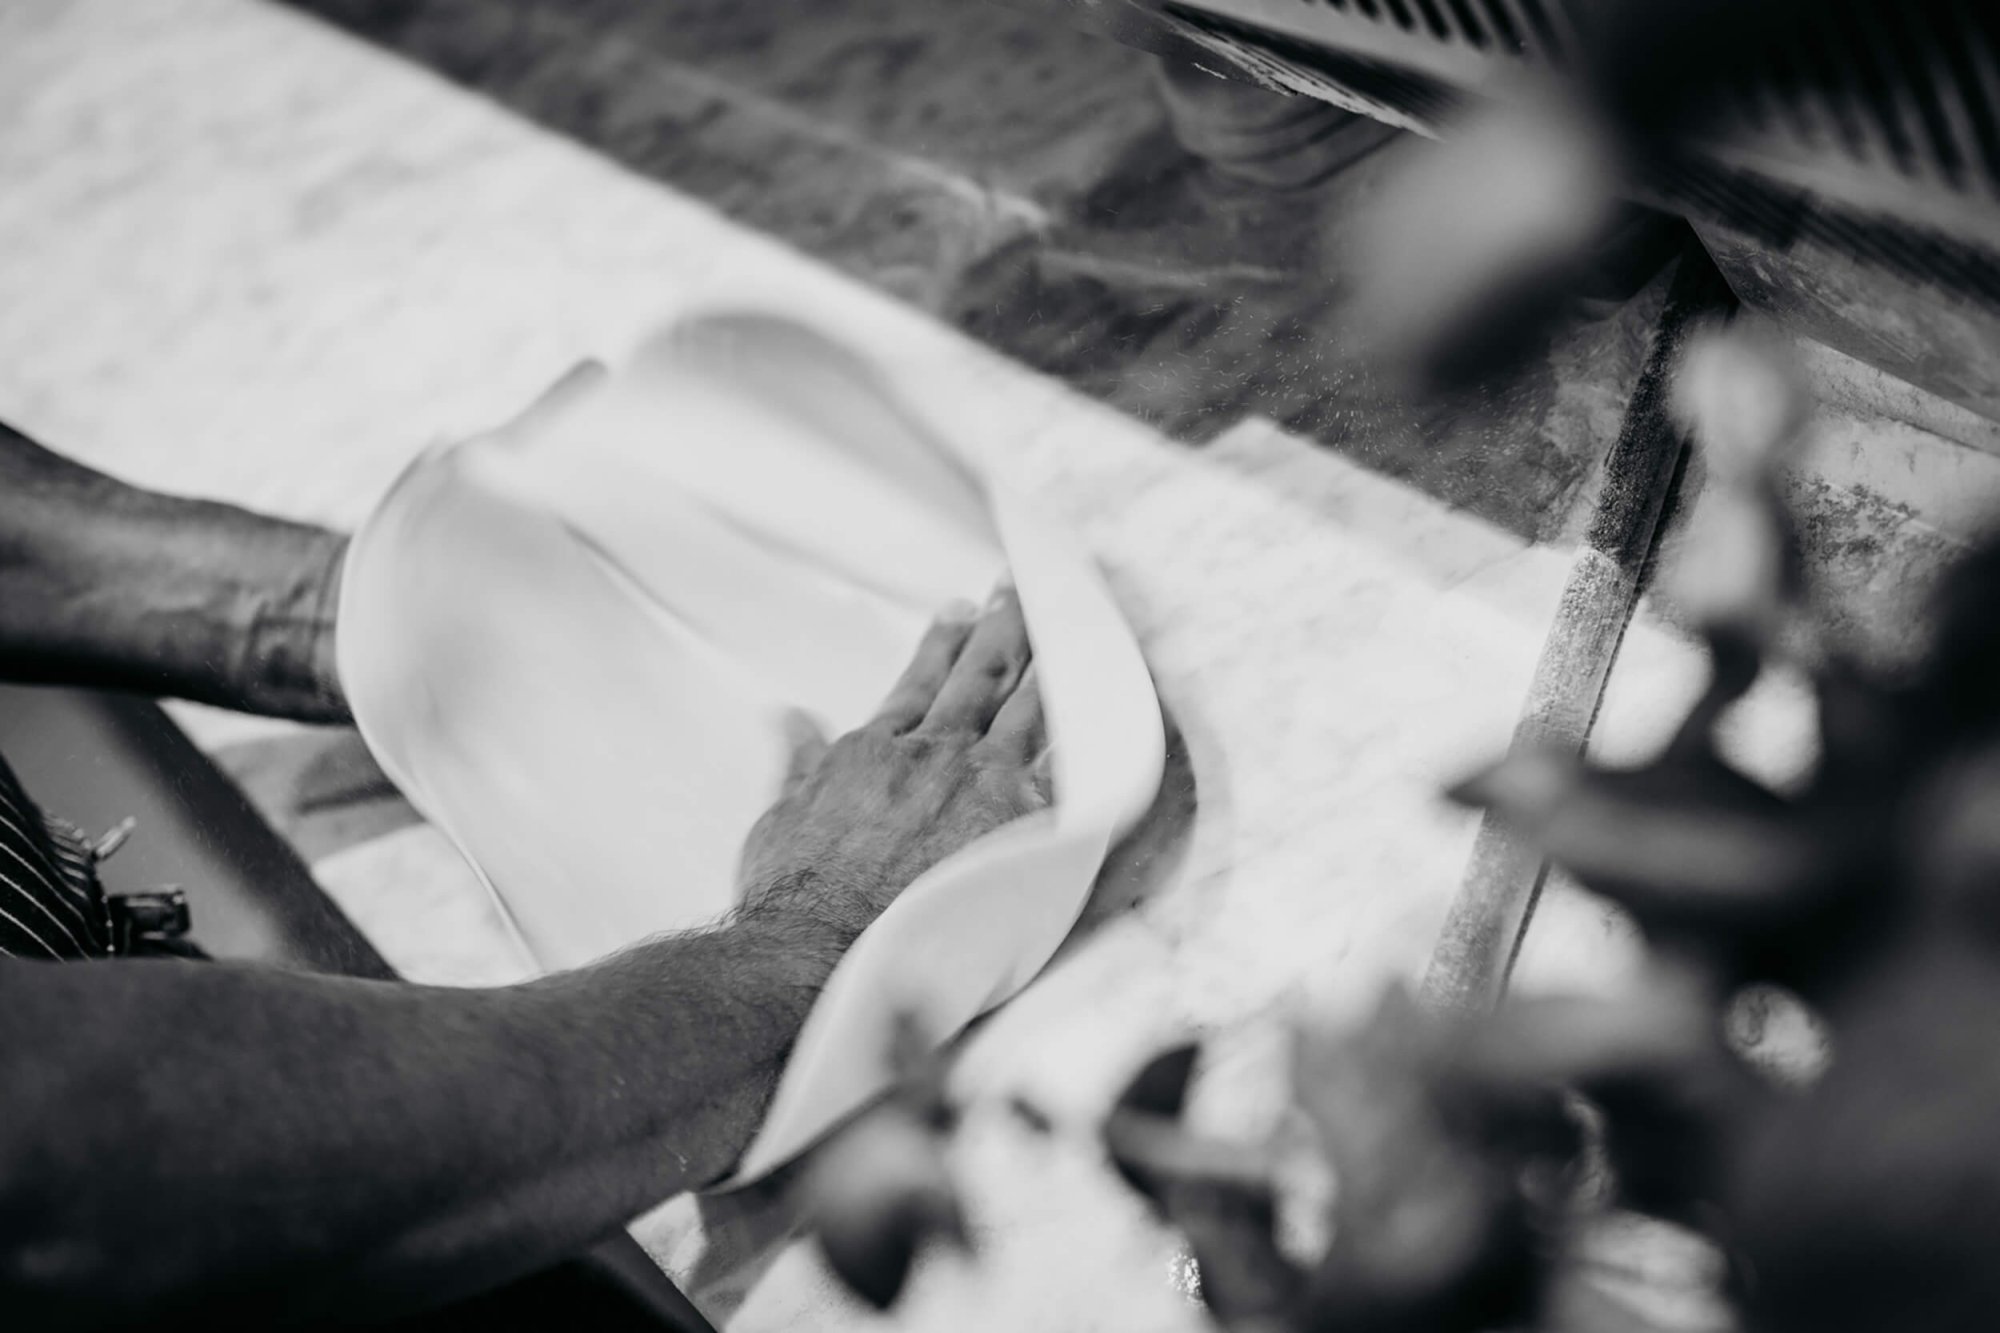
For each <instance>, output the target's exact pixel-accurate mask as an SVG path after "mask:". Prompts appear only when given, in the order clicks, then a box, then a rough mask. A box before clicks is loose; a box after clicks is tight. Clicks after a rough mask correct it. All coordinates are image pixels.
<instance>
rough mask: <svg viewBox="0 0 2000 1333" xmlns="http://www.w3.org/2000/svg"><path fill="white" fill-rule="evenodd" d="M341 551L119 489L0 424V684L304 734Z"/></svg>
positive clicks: (326, 542) (336, 701)
mask: <svg viewBox="0 0 2000 1333" xmlns="http://www.w3.org/2000/svg"><path fill="white" fill-rule="evenodd" d="M343 548H344V539H343V538H341V537H340V536H339V535H338V534H335V533H332V532H329V531H327V530H325V529H323V528H317V527H314V526H312V525H309V524H303V523H293V522H288V521H286V520H283V519H275V518H269V517H266V516H263V515H259V514H252V513H249V512H247V511H245V510H242V509H237V508H234V507H233V506H229V505H224V504H217V503H214V502H211V501H204V500H190V499H184V498H180V497H176V496H168V495H160V494H156V493H154V492H150V491H144V490H140V489H138V488H137V487H133V486H129V485H126V484H125V483H123V482H120V481H117V480H116V479H114V478H111V477H107V476H105V475H103V474H102V473H98V472H94V471H92V470H91V469H89V468H85V467H82V466H81V465H79V464H76V463H74V462H71V461H70V460H68V459H66V458H63V457H61V456H60V455H57V454H54V453H52V452H50V451H49V450H47V449H43V448H42V447H41V446H39V445H37V444H35V443H34V442H33V441H31V440H28V439H27V438H26V437H24V436H22V435H20V434H18V433H16V432H14V431H11V430H9V429H7V428H6V427H5V426H0V675H5V676H7V677H9V678H12V679H16V680H36V681H62V682H65V683H76V684H93V685H102V686H109V687H114V688H123V689H132V690H138V691H142V692H145V693H151V694H168V695H175V696H179V697H182V698H190V699H198V700H201V701H203V702H206V703H215V704H221V705H223V706H226V707H231V708H238V709H243V710H246V711H251V712H260V713H270V714H277V715H281V716H287V717H298V718H304V719H308V720H317V721H337V720H341V719H344V718H345V716H346V711H347V710H346V703H345V701H344V699H343V698H342V697H341V694H340V690H339V685H338V682H337V679H336V676H335V673H334V669H333V657H332V653H333V633H332V626H333V615H334V595H335V592H336V581H337V578H338V572H339V563H340V556H341V553H342V550H343Z"/></svg>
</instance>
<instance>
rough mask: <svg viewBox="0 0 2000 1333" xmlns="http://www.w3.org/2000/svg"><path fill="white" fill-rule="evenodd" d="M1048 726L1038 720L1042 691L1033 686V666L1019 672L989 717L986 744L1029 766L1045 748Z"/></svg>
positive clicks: (1040, 713) (1034, 682) (1040, 719)
mask: <svg viewBox="0 0 2000 1333" xmlns="http://www.w3.org/2000/svg"><path fill="white" fill-rule="evenodd" d="M1048 740H1049V735H1048V724H1047V723H1046V722H1045V721H1044V720H1043V717H1042V691H1041V689H1040V687H1039V686H1038V685H1037V684H1036V679H1035V666H1034V663H1032V662H1030V663H1029V664H1028V669H1027V670H1026V671H1023V672H1022V673H1021V679H1020V680H1019V681H1017V682H1016V683H1015V685H1014V692H1013V693H1012V694H1009V695H1008V696H1007V698H1006V701H1005V702H1003V703H1002V704H1001V705H1000V711H999V712H997V713H995V714H994V715H993V723H992V725H991V726H989V727H987V728H986V741H987V744H988V745H989V746H991V747H992V748H993V749H994V750H995V751H996V752H998V753H999V754H1001V755H1003V756H1004V757H1006V758H1008V759H1012V760H1014V761H1016V762H1018V763H1023V764H1027V763H1032V762H1034V760H1035V759H1036V758H1037V757H1038V756H1039V755H1040V754H1041V753H1042V751H1043V749H1045V748H1046V747H1047V745H1048Z"/></svg>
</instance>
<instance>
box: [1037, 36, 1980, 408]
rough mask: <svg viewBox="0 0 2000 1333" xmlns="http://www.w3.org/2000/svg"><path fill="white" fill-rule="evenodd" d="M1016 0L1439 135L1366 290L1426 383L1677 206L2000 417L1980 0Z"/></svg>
mask: <svg viewBox="0 0 2000 1333" xmlns="http://www.w3.org/2000/svg"><path fill="white" fill-rule="evenodd" d="M1009 2H1010V3H1012V4H1015V5H1017V6H1022V7H1028V8H1034V9H1040V10H1043V11H1048V12H1056V13H1060V14H1062V15H1064V16H1066V17H1069V18H1070V19H1072V20H1073V21H1075V22H1078V23H1080V24H1082V25H1084V26H1087V27H1092V28H1094V29H1096V30H1098V31H1104V32H1109V33H1110V34H1111V35H1113V36H1116V37H1119V38H1120V39H1121V40H1125V41H1129V42H1133V43H1135V44H1138V45H1143V46H1147V47H1149V48H1151V49H1154V50H1159V51H1162V52H1166V53H1171V54H1174V55H1176V56H1178V57H1179V58H1181V59H1185V60H1195V61H1199V62H1200V63H1201V64H1202V65H1203V66H1204V67H1205V68H1209V69H1212V70H1217V71H1221V72H1226V73H1230V74H1233V75H1235V76H1237V77H1240V78H1244V79H1247V80H1251V81H1254V82H1260V83H1263V84H1265V85H1266V86H1268V87H1273V88H1283V89H1287V90H1291V91H1295V92H1302V93H1307V94H1309V95H1312V96H1315V97H1319V98H1321V99H1323V100H1325V101H1328V102H1330V103H1332V104H1334V105H1336V106H1339V107H1342V108H1345V109H1348V110H1351V111H1357V112H1360V113H1363V114H1366V115H1369V116H1372V117H1375V118H1376V119H1378V120H1381V121H1383V122H1385V123H1388V124H1393V125H1397V126H1400V127H1402V128H1405V129H1410V130H1413V131H1416V132H1418V133H1420V134H1425V135H1430V136H1433V137H1440V138H1442V139H1444V140H1445V143H1444V145H1443V146H1442V147H1441V148H1440V149H1438V150H1437V151H1436V153H1435V154H1433V155H1432V158H1431V160H1429V161H1427V162H1424V163H1421V164H1420V165H1419V166H1417V168H1416V169H1415V170H1414V171H1413V173H1412V176H1411V178H1410V179H1409V180H1407V181H1406V182H1404V184H1403V186H1402V188H1401V189H1399V190H1395V191H1391V192H1390V194H1389V196H1388V197H1386V198H1384V200H1383V201H1382V210H1383V212H1382V220H1381V225H1380V228H1379V230H1380V233H1381V234H1382V235H1383V236H1384V237H1385V238H1386V240H1385V242H1384V244H1383V246H1381V247H1378V252H1379V262H1380V268H1381V273H1380V282H1379V285H1378V286H1377V287H1376V288H1375V289H1374V290H1373V291H1372V292H1368V291H1364V292H1363V293H1361V305H1362V308H1363V310H1365V312H1366V321H1367V322H1364V323H1362V324H1361V327H1362V328H1363V329H1364V330H1365V331H1366V332H1367V333H1368V335H1369V336H1370V337H1371V338H1375V339H1379V340H1380V341H1381V342H1382V343H1383V344H1385V346H1386V347H1387V348H1389V349H1391V350H1393V352H1394V353H1395V354H1396V356H1397V357H1398V359H1399V361H1400V362H1401V364H1402V367H1403V368H1404V369H1406V370H1408V371H1411V372H1413V376H1414V378H1415V379H1416V381H1417V382H1419V383H1422V382H1425V381H1426V380H1437V379H1451V378H1458V377H1464V376H1467V375H1473V374H1477V373H1479V372H1480V371H1481V370H1482V369H1483V368H1484V367H1486V366H1488V365H1490V364H1492V363H1493V361H1494V359H1495V358H1496V356H1498V355H1500V354H1503V353H1506V352H1507V351H1509V349H1513V348H1518V347H1520V346H1521V345H1523V344H1532V342H1533V340H1534V336H1535V334H1536V333H1537V331H1538V327H1539V323H1540V321H1542V320H1545V319H1546V318H1547V317H1548V316H1549V314H1550V313H1551V311H1552V310H1553V309H1554V308H1556V306H1557V305H1558V304H1559V298H1560V297H1561V296H1563V295H1564V294H1566V293H1569V292H1571V291H1573V289H1574V285H1575V284H1576V283H1577V282H1578V281H1579V280H1580V275H1581V274H1582V273H1583V272H1584V271H1585V268H1586V256H1587V254H1588V252H1589V250H1590V249H1591V248H1592V247H1593V246H1594V245H1597V244H1601V243H1602V242H1603V240H1604V239H1605V237H1606V234H1607V228H1608V227H1609V226H1610V223H1609V219H1610V218H1611V217H1612V216H1613V209H1612V205H1613V203H1614V202H1615V201H1619V200H1629V201H1636V202H1638V203H1643V204H1646V205H1648V206H1650V207H1653V208H1657V209H1660V210H1662V211H1664V212H1666V213H1670V214H1679V215H1682V216H1685V217H1686V218H1688V219H1689V220H1690V221H1691V222H1692V223H1693V224H1694V226H1695V229H1696V231H1697V232H1698V233H1699V234H1700V235H1701V237H1702V240H1703V242H1704V244H1705V245H1707V246H1708V248H1709V250H1710V251H1711V253H1712V254H1713V255H1714V257H1715V259H1716V262H1717V264H1718V266H1719V267H1720V268H1721V270H1722V272H1723V274H1724V276H1725V277H1726V278H1727V279H1728V280H1729V283H1730V285H1731V286H1732V287H1733V288H1734V289H1735V291H1736V293H1737V295H1738V296H1739V297H1740V298H1741V299H1742V300H1743V301H1745V302H1746V303H1747V304H1749V305H1751V306H1753V307H1756V308H1759V309H1761V310H1763V311H1765V312H1767V313H1770V314H1774V315H1777V316H1778V317H1780V318H1781V319H1783V320H1784V321H1785V322H1786V323H1787V325H1788V326H1789V327H1790V328H1791V329H1792V330H1793V331H1795V332H1799V333H1804V334H1806V335H1808V336H1810V337H1813V338H1815V339H1817V340H1819V341H1821V342H1825V343H1827V344H1828V345H1830V346H1832V347H1835V348H1838V349H1839V350H1841V351H1844V352H1847V353H1848V354H1850V355H1852V356H1855V357H1858V358H1860V359H1861V360H1863V361H1867V362H1869V363H1870V364H1872V365H1875V366H1876V367H1878V368H1880V369H1882V370H1886V371H1888V372H1889V373H1891V374H1894V375H1897V376H1899V377H1901V378H1904V379H1908V380H1909V381H1911V382H1912V383H1914V384H1917V385H1918V386H1920V387H1922V388H1925V389H1928V390H1930V391H1931V392H1933V393H1936V394H1938V395H1940V396H1942V397H1945V398H1948V399H1951V400H1953V401H1955V402H1958V403H1960V404H1962V405H1964V406H1966V407H1968V408H1971V409H1972V410H1973V411H1976V412H1979V413H1982V414H1983V415H1985V416H1988V417H1992V418H1995V419H2000V358H1996V356H1995V355H1994V352H1993V349H1994V348H1995V347H1996V346H2000V9H1996V7H1994V6H1992V5H1990V4H1980V3H1972V2H1970V0H1833V2H1831V3H1825V4H1806V3H1803V0H1695V2H1694V3H1674V2H1673V0H1462V2H1461V0H1325V2H1324V3H1304V4H1302V3H1299V2H1298V0H1122V2H1121V3H1115V4H1102V3H1085V2H1084V0H1009ZM1359 267H1362V268H1366V267H1368V265H1367V264H1363V265H1360V266H1359ZM1412 275H1415V276H1412ZM1413 283H1414V284H1415V285H1414V287H1413V286H1412V284H1413ZM1378 321H1379V322H1378Z"/></svg>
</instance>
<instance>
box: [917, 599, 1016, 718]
mask: <svg viewBox="0 0 2000 1333" xmlns="http://www.w3.org/2000/svg"><path fill="white" fill-rule="evenodd" d="M1027 669H1028V628H1027V625H1026V624H1025V623H1024V622H1023V621H1022V619H1021V599H1020V598H1019V597H1017V596H1016V595H1015V593H1014V590H1013V589H1012V588H1002V589H1000V590H999V591H998V592H996V593H994V594H993V598H992V600H991V601H989V602H988V603H987V604H986V610H985V612H984V613H983V614H982V615H981V616H980V617H979V623H978V624H977V625H975V626H973V629H972V634H971V636H970V637H969V638H967V639H966V641H965V647H964V649H963V650H962V651H961V652H960V653H959V655H958V660H957V661H956V662H954V663H952V667H951V674H950V675H949V676H947V677H946V678H945V681H944V684H943V685H942V686H941V687H940V688H939V689H938V692H937V699H936V701H935V702H933V703H932V704H931V707H930V712H929V713H928V714H927V715H926V716H925V717H924V726H925V728H926V729H928V730H935V731H972V732H983V731H985V730H986V728H987V727H988V725H990V724H991V723H992V721H993V719H994V717H995V716H996V715H997V714H998V713H999V711H1000V708H1001V705H1003V704H1005V703H1006V702H1007V699H1008V697H1009V696H1011V695H1012V694H1013V693H1014V687H1015V686H1016V685H1017V684H1019V683H1020V680H1021V673H1022V672H1024V671H1026V670H1027Z"/></svg>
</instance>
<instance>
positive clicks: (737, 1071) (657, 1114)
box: [0, 922, 831, 1324]
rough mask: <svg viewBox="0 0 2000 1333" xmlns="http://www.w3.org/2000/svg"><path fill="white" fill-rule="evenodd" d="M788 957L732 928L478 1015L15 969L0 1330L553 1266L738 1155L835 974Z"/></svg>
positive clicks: (3, 1130) (373, 1300) (335, 985)
mask: <svg viewBox="0 0 2000 1333" xmlns="http://www.w3.org/2000/svg"><path fill="white" fill-rule="evenodd" d="M798 946H799V940H797V939H796V938H791V937H789V936H788V932H787V931H786V930H785V929H783V928H782V926H781V925H780V924H777V923H759V922H751V923H747V924H738V925H733V926H730V927H728V928H725V929H721V930H718V931H715V932H712V933H707V934H701V935H692V936H683V937H675V938H672V939H667V940H662V941H658V942H654V943H649V944H647V945H644V946H641V947H640V948H637V949H635V950H632V951H630V952H629V953H627V954H624V955H621V956H619V957H618V958H615V959H612V960H610V961H608V962H607V963H605V964H601V965H599V966H597V967H594V968H590V969H585V970H583V971H580V972H576V973H571V974H567V975H564V976H559V977H555V978H551V979H548V980H546V981H542V982H538V983H535V984H532V985H528V986H522V987H516V988H510V989H505V990H498V991H453V990H444V989H436V988H427V987H415V986H399V985H395V984H389V983H376V982H363V981H352V980H345V979H338V978H326V977H316V976H307V975H300V974H285V973H278V972H273V971H268V970H258V969H250V968H238V967H228V966H221V965H203V964H183V963H178V962H166V961H162V962H157V963H156V962H145V963H107V964H71V965H61V966H41V965H35V964H16V965H13V966H12V967H11V968H9V969H8V970H7V971H6V972H5V973H0V1087H5V1088H6V1089H7V1109H8V1114H7V1115H6V1117H4V1120H0V1182H6V1184H5V1190H6V1193H5V1196H4V1197H0V1265H4V1267H0V1274H4V1277H3V1278H0V1288H5V1289H6V1290H5V1292H4V1295H0V1305H4V1306H6V1307H8V1308H10V1309H17V1310H20V1309H33V1310H35V1311H36V1312H37V1313H40V1312H44V1311H46V1312H47V1313H48V1314H49V1315H50V1316H51V1317H54V1316H56V1315H57V1314H58V1313H59V1312H63V1311H68V1310H86V1311H89V1312H90V1313H91V1314H92V1316H93V1318H95V1319H97V1320H111V1319H116V1318H119V1317H121V1316H129V1315H131V1314H132V1313H134V1312H136V1311H139V1310H148V1311H152V1312H154V1313H156V1314H157V1313H158V1312H160V1311H163V1310H166V1309H169V1308H171V1307H172V1306H173V1305H176V1304H179V1303H181V1302H183V1301H192V1300H198V1299H207V1300H219V1299H221V1298H222V1297H223V1295H224V1294H225V1293H226V1294H227V1295H228V1297H229V1298H230V1299H231V1300H232V1301H243V1302H244V1303H245V1306H244V1308H243V1310H242V1311H241V1312H240V1313H241V1314H242V1315H244V1316H248V1315H251V1314H267V1313H270V1312H273V1311H286V1310H289V1311H294V1312H303V1311H311V1312H312V1313H314V1314H315V1315H322V1316H323V1315H325V1314H328V1313H331V1312H334V1311H336V1310H340V1309H342V1308H343V1307H344V1306H346V1305H348V1304H350V1303H353V1302H357V1301H360V1302H363V1304H362V1305H361V1307H360V1308H357V1309H353V1310H352V1313H356V1314H368V1313H375V1312H378V1311H379V1310H381V1309H385V1308H386V1309H393V1308H395V1307H396V1305H397V1304H398V1297H399V1296H404V1297H408V1296H411V1295H414V1294H415V1293H419V1292H421V1293H423V1294H424V1295H425V1296H426V1297H428V1298H431V1299H437V1298H440V1297H444V1296H449V1295H451V1294H455V1293H459V1292H463V1291H467V1290H471V1289H475V1288H478V1287H480V1286H483V1285H486V1284H490V1283H492V1282H496V1281H500V1280H504V1279H505V1278H508V1277H510V1276H513V1275H515V1274H517V1273H521V1272H526V1271H529V1270H531V1269H533V1268H535V1267H538V1266H540V1265H543V1264H546V1263H548V1262H551V1261H553V1260H555V1259H558V1258H562V1257H564V1256H566V1255H568V1254H570V1253H573V1252H575V1251H576V1250H577V1249H579V1248H581V1247H582V1246H583V1245H584V1244H586V1243H587V1242H589V1241H590V1240H592V1239H594V1238H596V1237H598V1236H600V1235H602V1234H604V1233H605V1232H606V1231H608V1230H610V1229H611V1228H613V1227H615V1226H618V1225H620V1224H622V1223H624V1222H625V1221H627V1220H629V1219H630V1218H631V1217H633V1216H635V1215H636V1214H637V1213H639V1212H641V1211H643V1210H644V1209H645V1208H647V1207H649V1206H651V1205H652V1204H653V1203H655V1202H657V1201H659V1200H660V1199H663V1198H665V1197H667V1196H668V1195H670V1194H672V1193H675V1192H677V1191H679V1190H681V1189H684V1188H689V1187H693V1186H696V1185H700V1184H703V1183H705V1182H707V1181H709V1180H712V1179H715V1178H716V1177H718V1176H719V1175H721V1174H722V1173H723V1172H724V1171H726V1170H727V1169H728V1167H729V1166H730V1164H731V1163H732V1162H733V1161H734V1159H735V1157H736V1156H737V1155H738V1154H739V1153H740V1152H741V1150H742V1148H743V1146H744V1144H745V1143H746V1142H747V1137H748V1135H749V1133H750V1132H751V1130H752V1129H753V1128H754V1126H755V1124H756V1121H757V1118H758V1117H759V1115H760V1114H761V1112H762V1108H763V1103H764V1100H765V1099H766V1098H767V1097H768V1095H769V1091H770V1088H771V1086H772V1084H773V1082H774V1080H775V1077H776V1073H777V1071H778V1069H779V1068H780V1066H781V1064H782V1061H783V1058H784V1055H785V1053H786V1052H787V1050H788V1049H789V1047H790V1045H791V1042H792V1040H793V1038H794V1036H795V1035H796V1033H797V1030H798V1026H799V1024H800V1023H801V1022H802V1021H803V1019H804V1015H805V1012H806V1010H807V1008H808V1007H809V1006H810V1004H811V1001H812V997H813V996H814V994H815V993H816V991H817V987H818V985H819V983H820V982H821V981H822V980H823V979H824V976H825V973H826V971H827V970H829V969H830V966H831V962H830V959H827V958H825V957H823V956H822V955H821V953H820V952H819V951H817V950H809V949H808V950H802V949H801V948H800V947H798ZM28 1322H29V1323H31V1324H33V1323H36V1320H35V1319H34V1318H32V1317H31V1318H30V1319H29V1320H28Z"/></svg>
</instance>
